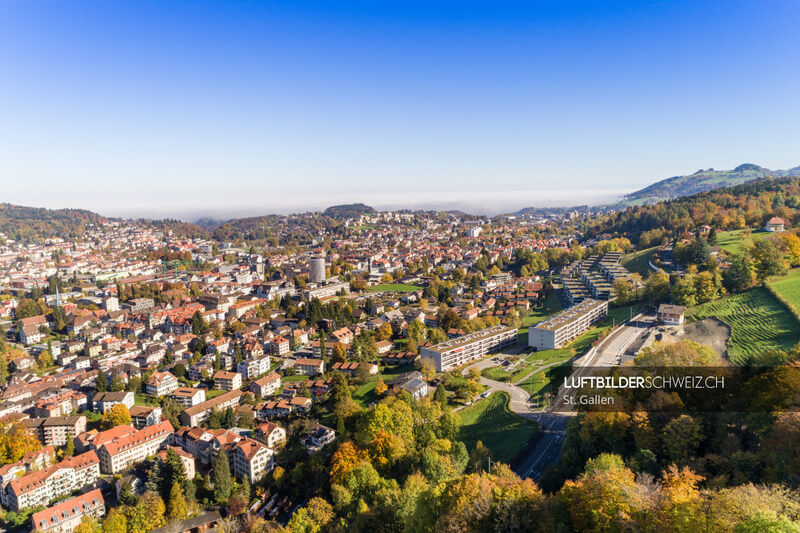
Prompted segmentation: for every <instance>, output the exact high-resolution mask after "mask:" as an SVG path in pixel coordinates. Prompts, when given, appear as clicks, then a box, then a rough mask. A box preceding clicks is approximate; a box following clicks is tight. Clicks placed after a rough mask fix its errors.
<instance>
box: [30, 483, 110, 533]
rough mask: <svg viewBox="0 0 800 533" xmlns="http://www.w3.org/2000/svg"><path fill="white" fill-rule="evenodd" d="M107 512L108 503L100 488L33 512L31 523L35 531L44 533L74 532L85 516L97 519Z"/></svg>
mask: <svg viewBox="0 0 800 533" xmlns="http://www.w3.org/2000/svg"><path fill="white" fill-rule="evenodd" d="M105 514H106V503H105V500H104V499H103V494H102V492H101V491H100V489H94V490H91V491H89V492H87V493H86V494H81V495H80V496H75V497H74V498H69V499H68V500H64V501H63V502H59V503H57V504H55V505H53V506H52V507H48V508H47V509H45V510H44V511H39V512H37V513H33V515H32V516H31V524H32V525H33V530H34V531H42V532H44V533H72V532H73V531H75V528H77V527H78V524H80V523H81V521H82V520H83V517H84V516H89V517H91V518H93V519H95V520H99V519H101V518H102V517H103V516H105Z"/></svg>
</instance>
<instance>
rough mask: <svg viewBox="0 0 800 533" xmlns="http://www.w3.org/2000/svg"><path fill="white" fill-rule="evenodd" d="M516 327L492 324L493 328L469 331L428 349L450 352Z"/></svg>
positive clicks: (513, 329) (514, 329)
mask: <svg viewBox="0 0 800 533" xmlns="http://www.w3.org/2000/svg"><path fill="white" fill-rule="evenodd" d="M516 329H517V328H512V327H509V326H492V327H491V328H486V329H482V330H480V331H476V332H474V333H469V334H467V335H462V336H461V337H456V338H455V339H450V340H448V341H445V342H440V343H439V344H436V345H434V346H431V347H429V348H426V349H428V350H433V351H435V352H449V351H451V350H454V349H456V348H461V347H464V346H467V345H469V344H472V343H473V342H476V341H480V340H484V339H486V338H489V337H493V336H495V335H499V334H501V333H506V332H508V331H516Z"/></svg>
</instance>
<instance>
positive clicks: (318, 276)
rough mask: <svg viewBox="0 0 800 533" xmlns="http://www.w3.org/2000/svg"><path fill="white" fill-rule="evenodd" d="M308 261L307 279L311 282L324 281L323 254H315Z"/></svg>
mask: <svg viewBox="0 0 800 533" xmlns="http://www.w3.org/2000/svg"><path fill="white" fill-rule="evenodd" d="M308 263H309V268H308V271H309V272H308V280H309V281H310V282H311V283H322V282H323V281H325V279H326V276H325V255H324V254H320V255H315V256H314V257H312V258H311V259H310V260H309V262H308Z"/></svg>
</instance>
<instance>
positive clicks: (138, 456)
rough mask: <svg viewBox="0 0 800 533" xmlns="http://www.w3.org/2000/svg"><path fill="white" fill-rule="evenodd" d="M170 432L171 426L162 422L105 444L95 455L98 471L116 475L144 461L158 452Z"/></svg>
mask: <svg viewBox="0 0 800 533" xmlns="http://www.w3.org/2000/svg"><path fill="white" fill-rule="evenodd" d="M172 432H173V428H172V424H170V423H169V421H168V420H163V421H161V422H159V423H158V424H156V425H154V426H146V427H144V428H142V429H140V430H136V431H134V432H133V433H130V434H128V435H125V436H122V437H118V438H114V439H112V440H111V441H109V442H105V443H104V444H103V445H102V446H101V447H100V449H99V450H98V453H97V455H98V457H99V458H100V470H101V471H102V472H103V473H105V474H118V473H120V472H122V471H124V470H125V469H127V468H128V467H130V466H131V465H133V464H134V463H138V462H140V461H143V460H145V459H146V458H147V457H149V456H151V455H153V454H155V453H156V451H158V449H159V448H160V447H161V445H162V444H164V442H166V441H167V440H168V439H169V438H170V435H171V434H172Z"/></svg>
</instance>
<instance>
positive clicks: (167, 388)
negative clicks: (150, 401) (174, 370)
mask: <svg viewBox="0 0 800 533" xmlns="http://www.w3.org/2000/svg"><path fill="white" fill-rule="evenodd" d="M177 388H178V378H176V377H175V376H173V375H172V374H170V373H169V372H153V375H152V376H150V379H149V380H147V383H145V385H144V389H145V392H147V394H149V395H150V396H155V397H156V398H160V397H161V396H166V395H167V394H169V393H171V392H172V391H174V390H175V389H177Z"/></svg>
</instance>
